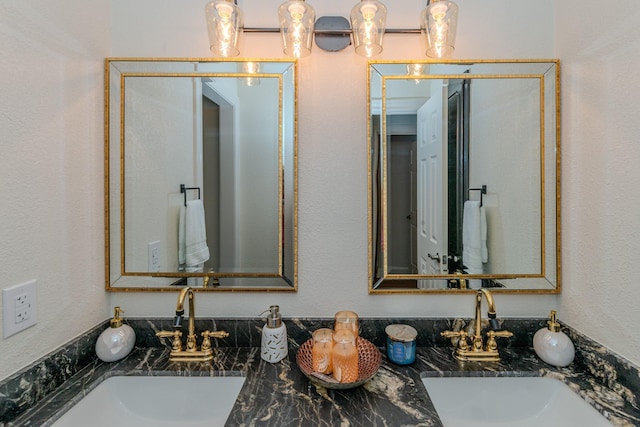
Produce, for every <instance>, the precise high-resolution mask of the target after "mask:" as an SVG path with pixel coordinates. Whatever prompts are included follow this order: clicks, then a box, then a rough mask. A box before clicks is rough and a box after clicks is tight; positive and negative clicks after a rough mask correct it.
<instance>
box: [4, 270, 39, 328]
mask: <svg viewBox="0 0 640 427" xmlns="http://www.w3.org/2000/svg"><path fill="white" fill-rule="evenodd" d="M36 294H37V288H36V281H35V280H30V281H28V282H25V283H21V284H19V285H15V286H12V287H10V288H6V289H3V290H2V313H3V318H2V336H3V338H8V337H10V336H11V335H14V334H17V333H18V332H20V331H22V330H24V329H27V328H29V327H31V326H33V325H35V324H36V323H37V322H38V316H37V314H38V313H37V310H36V308H37V304H36ZM25 296H26V299H27V304H23V305H22V306H20V307H16V299H17V298H18V297H22V298H24V297H25ZM25 305H26V306H25ZM16 310H22V311H25V310H26V314H27V315H26V316H25V317H27V319H26V320H23V321H21V322H19V323H16Z"/></svg>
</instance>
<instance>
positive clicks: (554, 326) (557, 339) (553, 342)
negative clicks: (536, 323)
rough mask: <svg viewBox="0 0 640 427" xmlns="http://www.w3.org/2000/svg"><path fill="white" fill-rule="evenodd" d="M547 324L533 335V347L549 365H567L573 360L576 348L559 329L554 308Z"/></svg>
mask: <svg viewBox="0 0 640 427" xmlns="http://www.w3.org/2000/svg"><path fill="white" fill-rule="evenodd" d="M547 325H548V326H547V327H546V328H542V329H540V330H539V331H538V332H536V334H535V335H534V336H533V349H534V350H535V352H536V354H537V355H538V357H540V359H542V360H543V361H545V362H547V363H548V364H550V365H553V366H557V367H560V368H562V367H565V366H568V365H569V364H570V363H571V362H573V358H574V357H575V353H576V350H575V347H574V346H573V342H571V338H569V337H568V336H567V334H565V333H564V332H562V331H561V330H560V323H558V321H557V320H556V311H555V310H551V314H550V315H549V320H548V321H547Z"/></svg>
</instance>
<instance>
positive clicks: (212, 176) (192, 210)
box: [105, 58, 298, 292]
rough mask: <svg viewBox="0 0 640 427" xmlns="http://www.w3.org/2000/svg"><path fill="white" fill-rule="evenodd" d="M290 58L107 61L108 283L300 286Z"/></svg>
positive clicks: (114, 286)
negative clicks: (298, 276)
mask: <svg viewBox="0 0 640 427" xmlns="http://www.w3.org/2000/svg"><path fill="white" fill-rule="evenodd" d="M296 83H297V63H296V62H295V61H291V60H277V59H276V60H266V59H234V60H226V59H210V58H206V59H199V58H195V59H193V58H107V59H106V61H105V238H106V252H105V253H106V261H105V268H106V289H107V290H108V291H176V290H179V288H180V287H182V286H185V285H189V286H191V287H194V288H197V289H200V290H210V291H231V292H235V291H283V292H291V291H293V292H295V291H296V290H297V185H298V184H297V173H298V171H297V84H296Z"/></svg>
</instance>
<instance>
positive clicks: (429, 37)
mask: <svg viewBox="0 0 640 427" xmlns="http://www.w3.org/2000/svg"><path fill="white" fill-rule="evenodd" d="M420 22H421V25H420V29H421V30H422V36H423V37H424V39H425V41H426V43H427V52H426V54H427V56H430V57H432V58H444V57H445V56H449V55H450V54H451V53H453V50H454V49H455V42H456V29H457V26H458V5H456V4H455V3H454V2H452V1H449V0H434V1H432V2H431V4H429V5H428V6H427V7H426V9H424V10H423V11H422V15H421V17H420Z"/></svg>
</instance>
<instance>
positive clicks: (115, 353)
mask: <svg viewBox="0 0 640 427" xmlns="http://www.w3.org/2000/svg"><path fill="white" fill-rule="evenodd" d="M113 311H114V313H113V319H111V325H110V327H109V328H107V329H105V330H104V331H103V332H102V333H101V334H100V336H99V337H98V341H96V354H97V355H98V357H99V358H100V360H102V361H104V362H114V361H116V360H120V359H122V358H123V357H125V356H126V355H127V354H129V353H130V352H131V350H132V349H133V345H134V344H135V343H136V333H135V332H134V331H133V328H132V327H131V326H129V325H125V324H123V323H122V319H121V318H120V313H124V311H122V310H121V309H120V307H115V308H114V310H113Z"/></svg>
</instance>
